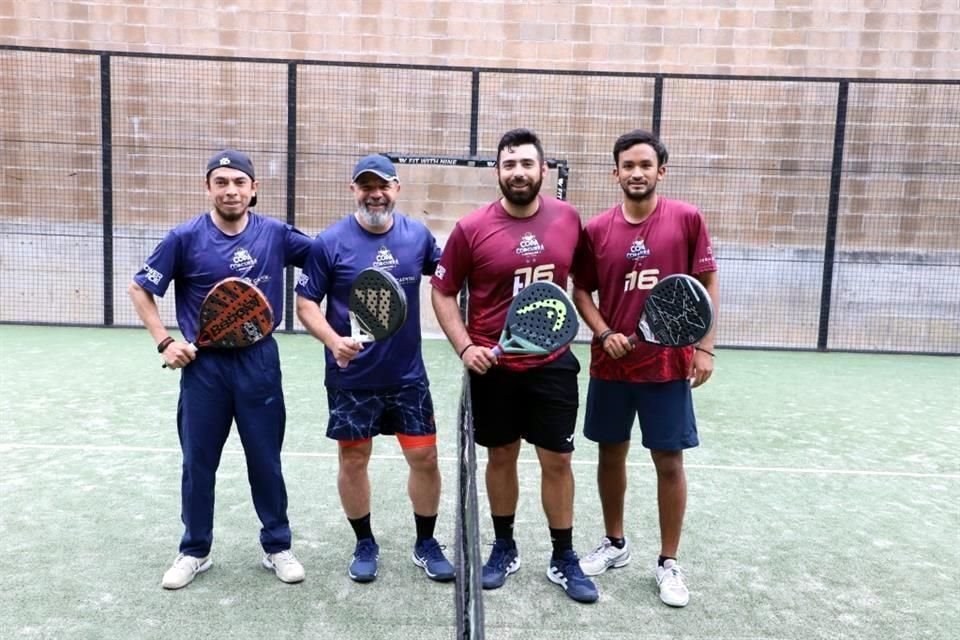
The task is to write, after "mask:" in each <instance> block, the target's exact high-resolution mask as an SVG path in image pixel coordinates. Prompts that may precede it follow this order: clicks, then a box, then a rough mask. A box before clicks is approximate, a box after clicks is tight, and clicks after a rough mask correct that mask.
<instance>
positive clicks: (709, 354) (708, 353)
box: [694, 347, 717, 358]
mask: <svg viewBox="0 0 960 640" xmlns="http://www.w3.org/2000/svg"><path fill="white" fill-rule="evenodd" d="M694 349H696V350H697V351H702V352H704V353H705V354H707V355H708V356H710V357H711V358H716V357H717V356H716V354H715V353H714V352H713V351H707V350H706V349H703V348H701V347H694Z"/></svg>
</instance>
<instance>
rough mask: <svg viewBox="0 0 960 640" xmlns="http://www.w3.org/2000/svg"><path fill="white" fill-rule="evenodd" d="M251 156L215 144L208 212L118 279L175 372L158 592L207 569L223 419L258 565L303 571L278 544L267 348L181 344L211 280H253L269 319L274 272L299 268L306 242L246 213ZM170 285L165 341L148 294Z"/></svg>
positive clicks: (279, 400)
mask: <svg viewBox="0 0 960 640" xmlns="http://www.w3.org/2000/svg"><path fill="white" fill-rule="evenodd" d="M258 186H259V185H258V183H257V180H256V177H255V175H254V171H253V163H252V162H251V161H250V158H249V157H247V156H246V155H245V154H243V153H241V152H239V151H236V150H233V149H225V150H223V151H221V152H219V153H217V154H215V155H214V156H213V157H211V158H210V160H209V161H208V162H207V171H206V189H207V195H208V197H209V198H210V201H211V202H212V204H213V207H212V208H211V209H210V211H208V212H207V213H203V214H201V215H199V216H197V217H195V218H193V219H192V220H189V221H188V222H185V223H183V224H181V225H179V226H177V227H176V228H174V229H173V230H171V231H170V232H169V233H168V234H167V235H166V237H165V238H164V239H163V240H162V241H161V242H160V244H159V245H157V247H156V248H155V249H154V250H153V253H152V254H151V255H150V257H149V258H147V261H146V262H145V263H144V265H143V267H142V268H141V269H140V271H138V272H137V273H136V275H135V276H134V278H133V282H132V283H131V284H130V288H129V291H130V297H131V298H132V300H133V305H134V308H135V309H136V311H137V315H139V316H140V319H141V320H142V321H143V324H144V326H145V327H146V328H147V330H148V331H149V332H150V335H151V336H152V337H153V340H154V342H155V343H156V344H157V351H158V352H159V353H160V355H161V356H162V358H163V360H164V362H165V363H166V365H167V366H168V367H170V368H173V369H181V370H182V373H181V377H180V399H179V402H178V406H177V433H178V435H179V438H180V448H181V450H182V451H183V471H182V484H181V519H182V520H183V524H184V534H183V537H182V539H181V541H180V554H179V555H178V556H177V558H176V560H174V562H173V566H171V567H170V568H169V569H168V570H167V571H166V573H164V575H163V580H162V583H161V584H162V585H163V587H164V588H165V589H179V588H181V587H185V586H186V585H188V584H190V582H192V581H193V579H194V578H195V577H196V576H197V574H199V573H203V572H204V571H206V570H207V569H209V568H210V566H211V560H210V547H211V545H212V543H213V511H214V506H213V505H214V485H215V481H216V472H217V467H218V466H219V464H220V456H221V453H222V452H223V447H224V444H225V443H226V440H227V436H228V435H229V433H230V427H231V424H232V423H233V421H234V420H236V423H237V432H238V433H239V435H240V441H241V442H242V444H243V450H244V455H245V457H246V463H247V477H248V479H249V481H250V489H251V493H252V495H253V504H254V508H255V509H256V512H257V516H259V518H260V522H261V523H262V528H261V530H260V544H261V546H262V547H263V550H264V554H265V555H264V556H263V558H262V565H263V566H264V567H265V568H267V569H270V570H272V571H274V572H275V573H276V575H277V577H278V578H279V579H280V580H282V581H283V582H288V583H293V582H300V581H302V580H303V578H304V570H303V566H302V565H301V564H300V562H299V561H298V560H297V559H296V557H295V556H294V555H293V553H292V552H291V551H290V542H291V534H290V524H289V521H288V520H287V491H286V486H285V484H284V481H283V473H282V470H281V466H280V448H281V445H282V444H283V435H284V428H285V421H286V410H285V406H284V399H283V389H282V387H281V383H280V357H279V353H278V349H277V343H276V341H275V340H274V339H273V337H267V338H266V339H264V340H261V341H259V342H257V343H256V344H254V345H252V346H249V347H246V348H243V349H228V350H218V349H207V350H204V351H203V352H202V353H199V354H198V353H197V351H196V349H195V348H194V347H193V346H191V344H190V343H191V342H193V341H194V340H195V339H196V337H197V320H198V315H199V309H200V304H201V303H202V301H203V299H204V297H205V296H206V294H207V292H208V291H210V289H212V288H213V286H214V285H215V284H217V282H219V281H220V280H223V279H224V278H228V277H240V278H243V279H245V280H248V281H249V282H251V283H253V284H254V285H256V286H257V287H259V288H260V289H261V290H262V291H263V292H264V294H266V296H267V298H268V299H269V300H270V304H271V306H272V307H273V309H274V312H275V314H276V323H277V324H279V323H280V319H281V315H282V310H283V289H284V270H285V268H286V267H287V266H290V265H296V266H303V263H304V260H305V259H306V256H307V253H308V252H309V250H310V238H309V237H308V236H306V235H304V234H303V233H301V232H300V231H298V230H297V229H295V228H293V227H292V226H290V225H288V224H284V223H282V222H280V221H277V220H274V219H273V218H268V217H266V216H262V215H260V214H257V213H255V212H253V211H251V210H250V207H252V206H253V205H254V204H256V202H257V189H258ZM172 282H176V315H177V325H178V326H179V328H180V333H181V334H182V335H183V340H182V341H179V340H176V339H175V338H174V337H172V336H171V335H170V334H169V332H168V331H167V329H166V327H165V326H164V324H163V322H162V320H161V319H160V313H159V310H158V308H157V303H156V301H155V299H154V296H163V295H164V294H165V293H166V291H167V288H168V287H169V286H170V284H171V283H172Z"/></svg>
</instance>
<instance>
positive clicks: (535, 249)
mask: <svg viewBox="0 0 960 640" xmlns="http://www.w3.org/2000/svg"><path fill="white" fill-rule="evenodd" d="M545 249H546V247H544V246H543V245H542V244H541V243H540V241H539V240H537V236H535V235H533V234H532V233H530V232H529V231H528V232H527V233H525V234H523V236H522V237H521V238H520V246H519V247H517V255H518V256H523V257H524V258H532V257H535V256H538V255H540V254H541V253H543V252H544V250H545Z"/></svg>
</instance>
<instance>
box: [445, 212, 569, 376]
mask: <svg viewBox="0 0 960 640" xmlns="http://www.w3.org/2000/svg"><path fill="white" fill-rule="evenodd" d="M580 234H581V226H580V214H579V213H578V212H577V210H576V209H575V208H573V207H572V206H571V205H569V204H567V203H566V202H563V201H561V200H555V199H553V198H548V197H543V196H541V197H540V208H539V210H538V211H537V213H535V214H534V215H532V216H530V217H529V218H523V219H518V218H514V217H512V216H511V215H510V214H509V213H507V211H506V209H504V208H503V205H501V204H500V201H499V200H498V201H496V202H493V203H491V204H489V205H487V206H485V207H482V208H480V209H477V210H476V211H473V212H472V213H470V214H468V215H467V216H465V217H463V218H462V219H461V220H460V221H459V222H457V224H456V226H455V227H454V229H453V232H452V233H451V234H450V238H449V239H448V240H447V244H446V246H445V247H444V249H443V255H442V256H441V258H440V264H439V266H438V267H437V271H436V274H434V276H433V278H432V279H431V280H430V283H431V284H432V285H433V287H434V288H435V289H437V291H439V292H440V293H443V294H445V295H448V296H452V295H456V294H457V293H458V292H459V291H460V289H461V287H462V285H463V282H464V280H466V282H467V286H468V288H469V291H470V303H469V305H468V311H467V332H468V333H469V334H470V340H471V341H472V342H473V343H474V344H476V345H479V346H483V347H489V348H493V346H494V345H496V344H497V341H498V340H499V339H500V332H501V331H502V330H503V323H504V321H505V320H506V317H507V310H508V309H509V308H510V302H511V301H512V300H513V298H514V296H516V295H517V293H518V292H519V291H520V290H521V289H522V288H523V287H525V286H526V285H528V284H530V283H531V282H535V281H538V280H547V281H551V282H555V283H556V284H558V285H559V286H560V287H561V288H562V289H564V290H565V291H566V289H567V278H568V276H569V274H570V269H571V267H572V266H573V257H574V253H575V252H576V250H577V243H578V242H579V239H580ZM566 350H567V349H561V350H560V351H558V352H556V353H553V354H550V355H547V356H524V355H515V354H508V355H504V356H502V357H501V358H500V363H501V365H502V366H504V367H506V368H507V369H511V370H514V371H522V370H524V369H529V368H532V367H536V366H540V365H543V364H546V363H547V362H550V361H552V360H555V359H556V358H558V357H560V355H562V354H563V353H564V352H565V351H566Z"/></svg>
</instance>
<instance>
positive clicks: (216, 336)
mask: <svg viewBox="0 0 960 640" xmlns="http://www.w3.org/2000/svg"><path fill="white" fill-rule="evenodd" d="M272 332H273V308H272V307H271V306H270V301H269V300H267V297H266V296H265V295H264V294H263V292H262V291H260V289H258V288H257V287H256V286H254V285H253V284H251V283H250V282H248V281H247V280H243V279H241V278H226V279H224V280H221V281H220V282H218V283H217V284H215V285H214V286H213V289H211V290H210V291H209V293H207V295H206V297H205V298H204V299H203V302H202V303H201V304H200V323H199V325H198V327H197V338H196V340H195V341H194V342H192V343H191V344H190V346H191V347H192V348H193V349H194V350H197V349H201V348H204V347H212V348H216V349H239V348H240V347H249V346H250V345H252V344H254V343H256V342H259V341H260V340H262V339H264V338H266V337H267V336H268V335H270V333H272ZM163 366H164V367H166V366H167V365H166V363H164V365H163Z"/></svg>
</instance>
